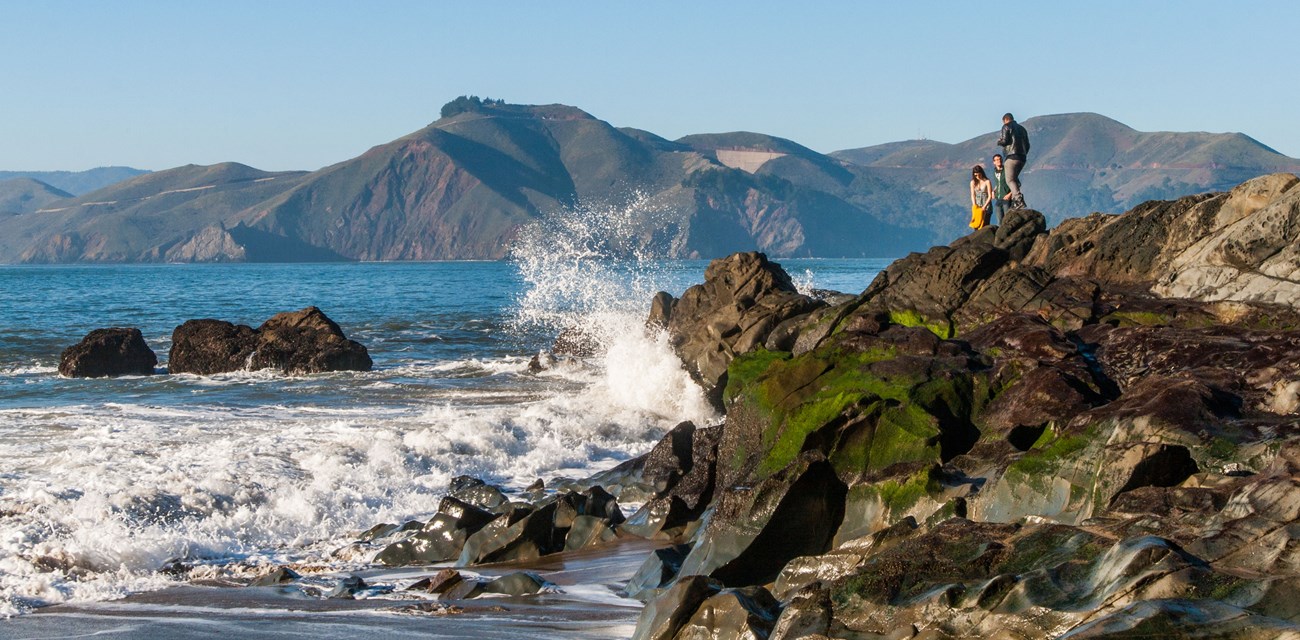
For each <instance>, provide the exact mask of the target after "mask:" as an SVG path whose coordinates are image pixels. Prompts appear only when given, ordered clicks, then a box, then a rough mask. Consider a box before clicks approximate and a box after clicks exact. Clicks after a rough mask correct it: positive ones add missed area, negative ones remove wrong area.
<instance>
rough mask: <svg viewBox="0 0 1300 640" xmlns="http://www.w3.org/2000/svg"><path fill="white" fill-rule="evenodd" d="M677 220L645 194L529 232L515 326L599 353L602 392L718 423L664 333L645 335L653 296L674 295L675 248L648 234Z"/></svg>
mask: <svg viewBox="0 0 1300 640" xmlns="http://www.w3.org/2000/svg"><path fill="white" fill-rule="evenodd" d="M668 217H669V215H668V212H666V211H665V210H663V209H660V208H658V207H657V206H656V205H655V204H654V203H653V202H652V201H651V200H650V199H649V198H647V197H646V196H645V195H644V194H634V195H633V197H631V198H630V199H629V200H628V201H627V202H624V203H619V204H607V203H592V202H581V203H578V204H577V205H575V206H572V207H568V208H563V209H559V210H556V211H553V212H550V213H549V214H548V215H545V216H543V217H542V218H540V219H539V220H538V221H536V222H535V223H534V224H532V225H529V226H527V227H525V228H524V229H523V230H521V232H520V234H519V236H518V239H517V241H516V243H515V245H514V247H513V248H512V251H511V258H512V259H513V260H514V262H515V263H516V264H518V265H519V271H520V274H521V275H522V277H523V278H524V281H525V282H526V283H527V287H526V288H525V290H524V293H523V295H521V296H520V299H519V305H518V306H519V311H518V314H517V316H516V324H517V326H519V327H521V328H530V327H531V328H535V327H544V328H545V329H547V330H549V331H550V332H551V333H552V335H560V334H564V333H570V334H577V335H580V336H583V337H584V338H587V339H589V340H591V342H593V343H594V344H595V345H597V348H598V354H597V357H598V359H599V361H600V371H601V372H602V373H603V378H602V379H601V380H599V381H598V382H597V383H596V384H594V385H593V387H592V389H591V390H590V391H591V392H593V393H601V394H604V395H606V396H608V399H609V400H611V401H613V402H614V404H615V405H616V406H623V407H627V408H630V409H635V410H640V411H644V412H648V413H651V414H654V415H656V416H660V417H662V418H665V419H667V418H673V417H676V418H680V419H690V420H695V421H697V422H701V423H705V422H708V421H710V420H712V419H714V418H715V416H714V414H713V411H712V409H711V408H710V407H709V404H708V402H707V401H706V400H705V398H704V396H703V393H702V392H701V391H700V389H699V387H698V386H697V385H696V384H695V383H694V382H693V381H692V380H691V379H690V376H689V375H688V374H687V373H686V372H685V371H684V370H683V369H682V366H681V363H680V361H679V360H678V359H677V357H676V355H675V354H674V353H673V351H672V348H671V347H670V346H669V344H668V340H667V336H666V335H665V334H664V332H663V331H662V330H659V329H652V328H647V327H645V318H646V315H647V313H648V311H649V304H650V300H651V298H652V297H653V296H654V294H655V293H656V292H658V291H660V290H663V289H665V288H668V287H669V286H670V282H669V281H670V280H671V277H670V276H669V275H668V271H667V270H666V269H665V268H664V265H665V263H664V260H663V257H664V255H665V254H666V252H667V250H668V247H667V246H666V243H667V242H668V241H667V240H666V239H664V238H662V237H656V236H655V234H654V233H651V232H648V231H646V227H647V224H646V221H647V220H649V221H650V222H651V225H650V227H651V228H654V227H655V226H657V225H658V224H659V223H662V222H664V221H665V220H666V219H667V218H668Z"/></svg>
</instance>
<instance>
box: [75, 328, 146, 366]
mask: <svg viewBox="0 0 1300 640" xmlns="http://www.w3.org/2000/svg"><path fill="white" fill-rule="evenodd" d="M157 364H158V356H156V355H154V352H153V349H150V348H149V345H148V344H145V341H144V336H143V335H141V333H140V330H139V329H136V328H134V327H131V328H121V327H117V328H112V329H95V330H94V331H91V332H90V333H88V334H86V337H85V338H82V340H81V342H78V343H77V344H75V345H73V346H71V347H68V348H67V349H64V350H63V354H62V355H61V356H60V357H59V375H64V376H67V377H69V378H103V377H106V376H127V375H134V376H147V375H150V374H152V373H153V368H154V366H156V365H157Z"/></svg>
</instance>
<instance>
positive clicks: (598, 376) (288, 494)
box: [0, 198, 716, 618]
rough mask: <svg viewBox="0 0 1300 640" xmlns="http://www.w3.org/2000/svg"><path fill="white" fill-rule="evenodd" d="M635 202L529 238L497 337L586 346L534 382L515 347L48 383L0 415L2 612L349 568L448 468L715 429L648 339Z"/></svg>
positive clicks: (490, 469)
mask: <svg viewBox="0 0 1300 640" xmlns="http://www.w3.org/2000/svg"><path fill="white" fill-rule="evenodd" d="M648 206H649V205H648V204H647V203H646V201H645V200H644V199H642V198H634V199H633V202H632V203H631V204H630V205H629V206H628V207H606V208H600V207H575V208H572V209H568V210H564V211H561V212H558V213H556V214H555V215H554V216H549V217H548V218H547V219H546V220H545V221H544V222H543V223H541V224H539V225H537V226H535V227H531V228H529V229H526V230H525V232H524V233H523V234H521V236H520V243H519V244H518V245H517V246H516V249H515V251H514V254H513V255H514V258H515V263H516V264H517V266H518V269H519V272H520V275H521V279H522V281H523V286H522V287H521V288H520V289H519V290H518V292H517V298H516V299H515V300H514V301H513V302H512V303H511V304H512V308H511V309H510V310H509V312H510V313H511V314H512V315H513V320H512V322H511V323H510V324H512V325H514V326H515V327H516V328H518V329H519V330H521V331H528V332H533V333H537V332H544V333H545V335H550V336H554V335H556V334H557V333H558V332H559V331H562V330H564V329H574V330H580V331H582V332H584V333H585V334H587V335H591V336H595V337H596V338H597V340H596V342H598V343H599V344H600V349H599V351H598V352H597V353H596V354H595V355H593V356H592V357H590V358H583V359H572V360H566V361H564V362H561V363H559V364H558V365H557V366H555V367H553V368H552V369H549V370H547V371H544V372H541V373H540V374H536V375H533V374H529V373H528V372H527V368H528V367H527V358H526V357H523V356H521V355H518V354H516V355H513V356H509V357H501V356H496V355H494V356H478V355H474V356H469V357H467V356H466V355H465V354H464V352H463V351H459V352H457V353H456V355H455V356H452V357H445V358H437V357H432V358H431V359H430V361H427V362H413V361H411V360H410V359H409V358H408V357H407V356H405V355H402V354H391V355H389V356H388V357H389V358H390V360H389V361H388V362H384V361H383V360H382V356H381V357H379V358H377V359H376V364H377V368H376V370H375V371H373V372H368V373H355V374H351V373H349V374H329V375H321V376H312V377H305V378H304V377H300V378H294V379H282V378H279V377H276V376H269V377H268V376H266V375H265V374H259V373H247V374H239V375H231V376H226V377H218V378H205V377H199V376H166V377H159V378H157V379H135V380H130V381H123V380H102V381H96V382H80V381H62V380H60V381H58V384H59V385H65V386H66V387H68V388H72V387H75V388H77V389H79V391H78V392H77V395H76V396H69V397H68V399H67V401H66V402H52V403H45V404H42V405H41V406H38V407H19V408H16V409H6V410H2V411H0V458H3V459H5V460H6V461H7V462H8V463H9V464H8V465H7V468H6V469H5V470H4V471H3V472H0V618H3V617H5V616H11V615H17V614H21V613H23V612H24V611H27V610H29V609H30V608H32V607H38V606H45V605H50V604H56V603H62V602H77V601H89V600H106V599H113V598H118V597H122V596H124V595H128V594H130V593H134V592H139V591H142V590H149V589H156V588H161V587H165V586H167V585H170V584H175V582H176V581H177V580H187V579H195V578H200V577H205V578H213V577H240V576H249V575H252V574H256V573H258V572H260V571H262V570H264V568H266V567H267V566H268V565H270V564H287V563H292V564H294V565H295V566H298V567H300V568H301V567H306V568H309V569H310V570H312V571H343V570H350V569H355V568H358V567H360V566H364V565H365V564H366V563H367V562H368V561H369V559H370V556H372V555H373V552H366V551H364V550H363V551H361V552H357V551H356V547H355V546H354V545H353V544H352V543H353V541H354V540H355V536H356V534H357V533H358V532H360V531H363V530H365V529H367V528H369V527H370V526H372V525H374V524H377V523H379V522H402V521H405V520H409V519H419V518H425V517H427V516H428V515H429V514H431V513H432V512H433V511H434V510H435V509H436V506H437V502H438V498H439V497H440V495H441V494H442V493H443V492H444V491H445V488H446V486H447V483H448V481H449V480H450V479H451V478H452V477H454V476H455V475H458V474H462V473H468V474H471V475H478V476H480V477H484V478H485V479H489V480H491V481H493V482H499V483H502V484H505V485H506V486H508V487H515V488H522V487H523V486H526V485H527V484H528V483H530V482H531V481H532V480H533V479H534V478H537V477H553V476H555V475H570V476H576V475H582V474H585V473H590V472H593V471H596V470H599V469H601V468H605V467H608V466H610V465H612V464H614V463H615V462H617V461H619V460H622V459H626V458H628V457H630V456H633V455H637V454H640V453H642V452H644V451H646V450H647V449H648V448H649V447H650V446H651V445H652V444H653V442H654V441H655V440H656V439H657V438H658V437H660V436H661V435H662V434H663V432H664V431H666V430H667V429H668V428H671V427H672V426H673V425H674V424H676V423H677V422H679V421H681V420H686V419H691V420H695V421H697V422H698V423H705V422H709V421H711V420H713V419H715V417H716V416H714V414H713V412H712V410H711V409H710V407H709V405H708V403H707V402H706V401H705V400H704V398H703V394H702V393H701V392H700V390H699V389H698V387H696V385H695V384H694V383H693V382H692V381H691V379H690V377H689V376H688V375H687V374H686V373H685V372H684V371H683V370H682V367H681V364H680V362H679V361H678V359H677V358H676V356H675V355H674V354H673V352H672V350H671V348H670V346H669V344H668V340H667V337H666V336H665V335H664V334H663V333H662V332H657V331H647V330H646V329H645V328H644V326H643V320H644V318H645V316H646V312H647V310H648V304H649V300H650V298H651V296H652V295H653V293H654V292H655V291H657V290H659V289H662V288H666V287H665V286H664V285H663V284H662V282H661V281H662V279H663V278H664V277H665V274H664V272H663V271H662V269H661V265H660V264H659V263H657V261H656V260H655V258H656V257H657V256H658V255H662V254H656V252H654V251H653V250H651V249H650V248H649V247H651V246H652V245H653V243H651V242H647V241H645V238H644V237H642V236H635V235H634V234H636V233H640V232H639V231H637V228H636V225H633V224H632V220H633V219H634V218H636V217H639V216H640V215H641V211H640V210H638V209H637V207H648ZM629 234H633V235H629ZM629 238H632V240H629ZM631 244H636V245H637V246H631ZM430 286H437V283H430ZM359 290H364V288H359ZM466 295H472V293H467V294H466ZM385 331H386V330H385V329H383V328H378V329H376V330H375V334H374V336H373V337H374V338H376V339H377V342H382V339H383V338H384V337H385V336H384V333H385ZM507 333H508V332H507ZM530 335H531V334H530ZM389 337H395V336H389ZM501 340H502V342H503V343H505V342H508V341H509V340H510V338H508V337H507V336H502V337H501ZM499 352H500V351H499V350H498V353H499ZM376 355H377V356H378V355H380V354H379V352H376ZM392 358H398V360H393V359H392ZM25 375H37V376H42V375H43V376H54V375H55V374H54V373H53V372H40V371H30V372H25ZM152 385H157V387H154V386H152ZM51 388H52V389H54V390H55V391H56V392H57V389H59V388H62V387H58V386H53V387H51ZM131 389H133V390H147V391H148V393H149V394H153V395H146V396H145V397H149V398H154V399H162V401H160V402H158V403H155V402H152V401H141V400H138V399H132V398H135V397H137V396H133V394H131V393H124V390H131ZM322 398H326V399H328V400H321V399H322ZM166 567H171V568H173V569H175V570H174V571H171V572H162V571H160V570H161V569H164V568H166Z"/></svg>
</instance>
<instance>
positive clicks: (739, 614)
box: [676, 587, 781, 640]
mask: <svg viewBox="0 0 1300 640" xmlns="http://www.w3.org/2000/svg"><path fill="white" fill-rule="evenodd" d="M780 614H781V605H780V603H778V602H777V601H776V599H775V598H773V597H772V594H770V593H768V591H767V589H764V588H763V587H745V588H743V589H723V590H722V591H720V592H718V593H717V594H715V595H713V596H711V597H709V598H708V599H707V600H705V601H704V602H702V603H700V606H699V608H697V609H696V610H695V614H694V615H692V616H691V618H690V619H689V620H687V621H686V623H685V624H683V625H682V627H681V629H680V630H679V631H678V632H677V636H676V637H678V638H709V639H710V640H750V639H752V638H766V637H768V635H769V634H770V633H771V632H772V627H773V626H774V625H775V624H776V618H777V616H778V615H780Z"/></svg>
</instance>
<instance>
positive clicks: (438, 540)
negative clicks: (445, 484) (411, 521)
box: [375, 496, 504, 567]
mask: <svg viewBox="0 0 1300 640" xmlns="http://www.w3.org/2000/svg"><path fill="white" fill-rule="evenodd" d="M502 517H504V516H499V515H497V514H495V513H492V512H490V511H485V510H483V509H479V508H478V507H475V506H474V505H471V504H469V503H466V502H463V501H461V500H457V499H456V498H453V497H451V496H447V497H444V498H443V499H442V501H441V502H440V503H439V504H438V513H437V514H435V515H434V516H433V518H431V519H430V520H429V521H428V523H426V524H425V525H424V527H423V528H422V529H421V530H420V531H419V532H417V533H416V534H415V535H413V536H411V537H409V538H407V539H405V540H400V541H398V542H394V543H393V544H390V545H388V546H387V547H385V548H384V549H383V550H382V551H380V552H379V554H378V555H376V556H375V562H377V563H379V564H383V565H387V566H390V567H392V566H404V565H409V564H429V563H434V562H445V561H447V560H453V559H455V558H457V557H458V556H460V553H461V550H462V549H463V548H464V547H465V541H466V540H467V539H469V537H470V536H472V535H474V534H475V533H477V532H478V531H479V530H481V529H483V527H485V526H487V525H488V524H489V523H491V522H492V521H494V520H496V519H498V518H502Z"/></svg>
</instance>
